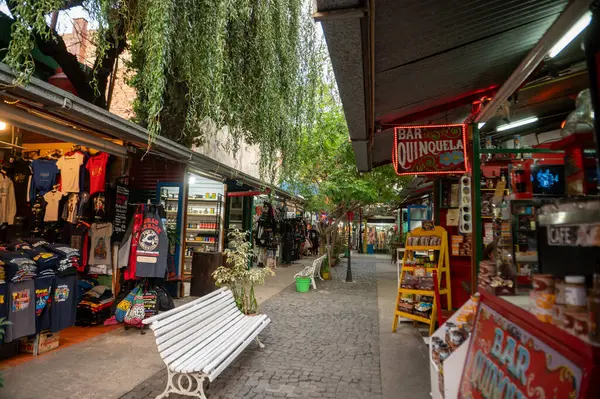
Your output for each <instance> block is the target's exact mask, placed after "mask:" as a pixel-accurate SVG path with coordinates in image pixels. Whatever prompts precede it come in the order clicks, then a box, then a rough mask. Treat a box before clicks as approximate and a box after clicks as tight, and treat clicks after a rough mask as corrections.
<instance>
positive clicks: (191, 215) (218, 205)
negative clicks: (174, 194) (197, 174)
mask: <svg viewBox="0 0 600 399" xmlns="http://www.w3.org/2000/svg"><path fill="white" fill-rule="evenodd" d="M222 204H223V196H222V195H221V194H218V193H206V194H205V195H195V196H194V197H189V198H188V199H187V213H186V215H185V221H186V224H185V245H184V254H185V257H184V259H185V262H184V272H185V274H188V275H189V274H191V272H192V258H193V253H194V252H216V251H218V248H219V242H220V231H221V213H222Z"/></svg>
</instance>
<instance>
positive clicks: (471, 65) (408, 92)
mask: <svg viewBox="0 0 600 399" xmlns="http://www.w3.org/2000/svg"><path fill="white" fill-rule="evenodd" d="M555 19H556V18H555V16H550V17H546V18H543V19H541V20H536V21H535V22H532V23H530V24H526V25H522V26H520V27H518V28H515V29H512V30H510V31H507V32H504V33H503V34H502V35H495V36H491V37H488V38H486V39H483V40H479V41H475V42H472V43H470V44H467V45H464V46H461V47H457V48H455V49H453V50H452V51H447V52H443V53H439V54H437V55H435V56H433V57H428V58H425V59H423V60H421V61H419V62H415V63H410V64H407V65H405V66H402V67H398V68H394V69H390V70H387V71H385V72H380V73H377V74H376V77H375V114H376V117H377V119H381V120H391V119H395V118H397V117H399V116H402V115H406V114H410V113H414V112H417V111H420V110H423V109H427V108H430V107H433V106H436V105H439V104H443V103H446V102H448V101H451V100H453V99H455V98H456V97H457V96H458V95H464V94H466V93H470V92H473V91H476V90H480V89H484V88H488V87H491V86H494V85H501V84H502V83H503V82H504V80H505V79H506V78H507V77H508V76H509V75H510V73H511V72H512V71H513V70H514V68H516V67H517V65H518V64H519V62H521V60H522V59H523V58H524V57H525V55H526V54H527V52H528V51H529V50H530V49H531V48H532V47H533V46H534V45H535V44H536V43H537V42H538V40H539V39H540V38H541V37H542V35H543V34H544V32H546V30H547V29H548V27H549V26H550V25H551V24H552V22H554V20H555Z"/></svg>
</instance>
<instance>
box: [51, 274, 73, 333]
mask: <svg viewBox="0 0 600 399" xmlns="http://www.w3.org/2000/svg"><path fill="white" fill-rule="evenodd" d="M51 301H52V302H51V303H52V305H51V307H50V318H51V326H50V331H52V332H58V331H60V330H64V329H65V328H67V327H71V326H73V325H75V320H76V317H77V305H76V301H77V276H65V277H59V276H57V277H56V283H55V285H54V287H53V295H52V298H51Z"/></svg>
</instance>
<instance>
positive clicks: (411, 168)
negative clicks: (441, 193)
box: [392, 124, 467, 175]
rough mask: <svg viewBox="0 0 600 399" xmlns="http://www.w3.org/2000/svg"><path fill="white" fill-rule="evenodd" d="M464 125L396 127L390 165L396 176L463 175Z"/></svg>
mask: <svg viewBox="0 0 600 399" xmlns="http://www.w3.org/2000/svg"><path fill="white" fill-rule="evenodd" d="M466 137H467V127H466V125H463V124H460V125H425V126H398V127H396V128H395V129H394V148H393V151H392V163H393V165H394V169H395V170H396V173H397V174H398V175H427V174H444V173H465V172H466V171H467V167H466V165H467V151H466V148H467V145H466Z"/></svg>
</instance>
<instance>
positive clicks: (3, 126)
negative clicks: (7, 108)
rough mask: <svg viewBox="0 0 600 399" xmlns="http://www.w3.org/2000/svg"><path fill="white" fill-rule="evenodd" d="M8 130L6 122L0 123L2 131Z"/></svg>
mask: <svg viewBox="0 0 600 399" xmlns="http://www.w3.org/2000/svg"><path fill="white" fill-rule="evenodd" d="M4 129H6V122H0V130H4Z"/></svg>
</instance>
